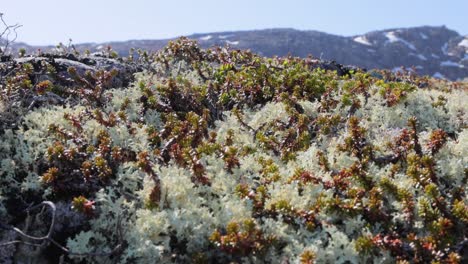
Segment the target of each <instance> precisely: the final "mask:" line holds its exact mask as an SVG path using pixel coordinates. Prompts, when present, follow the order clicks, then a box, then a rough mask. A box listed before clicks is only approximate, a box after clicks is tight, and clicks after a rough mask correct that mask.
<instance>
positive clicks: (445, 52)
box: [440, 43, 448, 55]
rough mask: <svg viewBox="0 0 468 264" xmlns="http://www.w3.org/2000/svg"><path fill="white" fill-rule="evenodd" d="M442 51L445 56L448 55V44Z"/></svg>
mask: <svg viewBox="0 0 468 264" xmlns="http://www.w3.org/2000/svg"><path fill="white" fill-rule="evenodd" d="M440 49H441V50H442V53H443V54H445V55H447V49H448V43H445V44H444V45H443V46H442V47H441V48H440Z"/></svg>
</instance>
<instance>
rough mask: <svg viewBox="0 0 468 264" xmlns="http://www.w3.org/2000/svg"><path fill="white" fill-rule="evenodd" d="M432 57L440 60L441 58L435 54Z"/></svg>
mask: <svg viewBox="0 0 468 264" xmlns="http://www.w3.org/2000/svg"><path fill="white" fill-rule="evenodd" d="M431 56H432V57H433V58H436V59H440V57H439V56H437V55H435V54H434V53H432V54H431Z"/></svg>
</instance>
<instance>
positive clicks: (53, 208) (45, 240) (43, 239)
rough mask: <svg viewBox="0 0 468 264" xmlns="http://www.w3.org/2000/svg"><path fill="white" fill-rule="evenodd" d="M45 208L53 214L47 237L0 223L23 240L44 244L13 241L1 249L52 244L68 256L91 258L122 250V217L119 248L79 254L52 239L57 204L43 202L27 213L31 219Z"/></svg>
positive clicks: (119, 222) (117, 228)
mask: <svg viewBox="0 0 468 264" xmlns="http://www.w3.org/2000/svg"><path fill="white" fill-rule="evenodd" d="M45 206H47V207H49V208H50V210H51V212H52V217H51V218H52V219H51V223H50V226H49V231H48V232H47V235H45V236H41V237H36V236H31V235H28V234H26V233H25V232H23V231H22V230H20V229H19V228H17V227H14V226H8V225H5V224H3V223H1V222H0V228H2V229H5V230H13V231H14V232H15V233H17V234H18V235H20V236H21V237H22V238H23V239H27V240H35V241H41V242H42V243H41V244H38V243H31V242H27V241H23V240H13V241H9V242H5V243H0V247H5V246H9V245H13V244H24V245H29V246H33V247H44V246H45V245H46V244H47V243H48V242H50V243H52V244H54V245H55V246H56V247H58V248H59V249H60V250H62V251H63V252H65V253H66V254H68V255H75V256H91V257H105V256H111V255H114V254H116V253H117V252H119V251H120V250H121V249H122V245H123V243H122V241H123V234H122V219H121V217H120V215H119V216H118V218H117V226H116V233H117V236H118V241H119V243H118V244H117V246H115V247H114V249H112V250H111V251H110V252H87V253H78V252H73V251H70V249H68V248H66V247H64V246H62V245H60V244H59V243H58V242H57V241H55V240H54V239H53V238H52V233H53V230H54V226H55V215H56V211H57V208H56V206H55V204H54V203H53V202H50V201H44V202H42V203H40V204H38V205H35V206H33V207H30V208H28V209H26V213H27V214H28V217H29V213H30V212H31V211H33V210H35V209H37V208H40V207H42V208H44V207H45Z"/></svg>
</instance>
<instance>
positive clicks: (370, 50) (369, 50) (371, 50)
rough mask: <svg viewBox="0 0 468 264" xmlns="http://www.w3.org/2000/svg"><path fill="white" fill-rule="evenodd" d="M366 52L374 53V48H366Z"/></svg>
mask: <svg viewBox="0 0 468 264" xmlns="http://www.w3.org/2000/svg"><path fill="white" fill-rule="evenodd" d="M367 51H368V52H372V53H375V50H374V49H367Z"/></svg>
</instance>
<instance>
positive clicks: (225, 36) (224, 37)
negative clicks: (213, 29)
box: [218, 34, 234, 39]
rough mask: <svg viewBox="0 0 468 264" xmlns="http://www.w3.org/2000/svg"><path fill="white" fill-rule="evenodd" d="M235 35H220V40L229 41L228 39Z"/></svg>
mask: <svg viewBox="0 0 468 264" xmlns="http://www.w3.org/2000/svg"><path fill="white" fill-rule="evenodd" d="M233 36H234V35H232V34H231V35H219V36H218V38H220V39H227V38H230V37H233Z"/></svg>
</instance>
